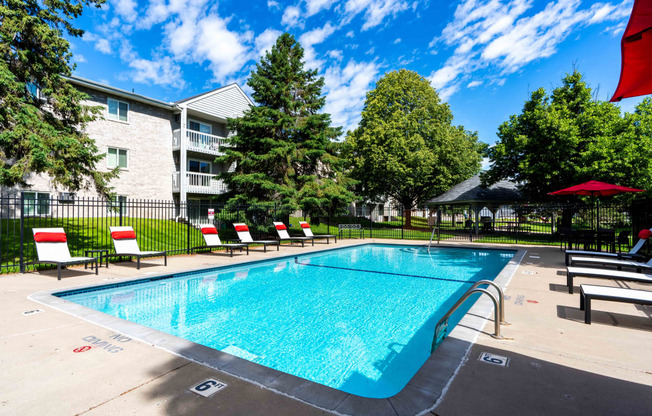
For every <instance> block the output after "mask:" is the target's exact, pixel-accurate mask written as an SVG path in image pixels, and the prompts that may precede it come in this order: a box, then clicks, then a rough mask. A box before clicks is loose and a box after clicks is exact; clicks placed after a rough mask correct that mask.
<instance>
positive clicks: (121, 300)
mask: <svg viewBox="0 0 652 416" xmlns="http://www.w3.org/2000/svg"><path fill="white" fill-rule="evenodd" d="M513 255H514V251H508V250H482V249H461V248H433V249H432V250H431V253H430V254H428V253H427V252H426V251H425V249H424V248H423V247H412V246H397V245H396V246H395V245H377V244H368V245H363V246H358V247H350V248H343V249H336V250H330V251H325V252H321V253H317V254H307V255H300V256H297V257H292V258H282V259H276V260H270V261H264V262H258V263H250V264H249V265H239V266H230V267H226V268H220V269H213V270H210V271H203V272H196V273H194V272H193V273H187V274H183V275H180V276H171V277H170V278H166V279H162V280H153V281H145V282H142V283H138V284H131V285H126V286H119V285H113V287H109V288H106V289H101V290H95V289H94V290H93V291H86V292H84V291H76V292H75V291H71V292H64V293H60V294H57V296H59V297H63V298H65V299H67V300H69V301H72V302H76V303H79V304H81V305H84V306H87V307H89V308H92V309H96V310H99V311H101V312H104V313H107V314H109V315H113V316H116V317H118V318H122V319H125V320H128V321H132V322H136V323H138V324H141V325H144V326H147V327H150V328H154V329H157V330H159V331H163V332H166V333H169V334H172V335H175V336H178V337H181V338H184V339H188V340H190V341H193V342H196V343H198V344H202V345H205V346H208V347H211V348H214V349H217V350H221V351H224V352H226V353H229V354H232V355H235V356H238V357H241V358H243V359H246V360H249V361H253V362H255V363H258V364H260V365H263V366H267V367H271V368H274V369H276V370H279V371H282V372H286V373H289V374H293V375H296V376H298V377H302V378H305V379H308V380H312V381H314V382H316V383H321V384H324V385H327V386H330V387H333V388H336V389H339V390H342V391H345V392H348V393H352V394H356V395H358V396H363V397H371V398H385V397H390V396H393V395H394V394H396V393H398V392H399V391H400V390H401V389H403V387H405V385H406V384H407V383H408V381H409V380H410V379H411V378H412V377H413V376H414V374H415V373H416V372H417V370H418V369H419V368H420V367H421V366H422V365H423V363H424V362H425V361H426V360H427V359H428V357H429V355H430V346H431V343H432V337H433V333H434V326H435V324H436V323H437V321H438V320H439V319H440V318H441V316H443V314H444V313H446V311H447V310H448V308H450V307H451V306H452V304H453V303H455V301H456V300H457V299H458V298H459V297H460V296H461V295H462V293H464V291H466V290H467V289H468V288H469V287H470V286H471V283H473V282H476V281H478V280H482V279H494V278H495V277H496V276H497V274H498V273H499V272H500V271H501V270H502V269H503V267H504V266H505V265H506V264H507V263H508V262H509V260H510V259H511V258H512V256H513ZM468 307H470V303H469V306H468ZM468 307H467V310H468ZM465 312H466V311H465V310H460V311H459V314H456V316H457V318H455V315H454V319H452V322H451V326H452V325H454V324H455V323H456V322H457V320H459V319H460V317H461V316H462V315H463V314H464V313H465Z"/></svg>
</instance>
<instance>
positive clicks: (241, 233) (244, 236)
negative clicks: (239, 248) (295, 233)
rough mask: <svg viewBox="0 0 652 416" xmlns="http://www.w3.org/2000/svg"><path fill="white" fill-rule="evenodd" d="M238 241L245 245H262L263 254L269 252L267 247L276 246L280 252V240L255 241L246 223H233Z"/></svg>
mask: <svg viewBox="0 0 652 416" xmlns="http://www.w3.org/2000/svg"><path fill="white" fill-rule="evenodd" d="M233 227H234V228H235V232H236V233H237V234H238V239H239V240H240V242H241V243H243V244H247V245H249V244H262V246H263V252H265V253H266V252H267V246H273V245H275V246H276V251H279V250H280V245H281V242H280V241H279V240H254V239H253V238H252V237H251V234H250V233H249V227H248V226H247V224H244V223H233Z"/></svg>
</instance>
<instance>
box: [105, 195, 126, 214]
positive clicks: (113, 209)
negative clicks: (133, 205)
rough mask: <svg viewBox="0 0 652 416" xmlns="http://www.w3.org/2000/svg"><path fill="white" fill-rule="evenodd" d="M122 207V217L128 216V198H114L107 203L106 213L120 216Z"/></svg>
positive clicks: (117, 196)
mask: <svg viewBox="0 0 652 416" xmlns="http://www.w3.org/2000/svg"><path fill="white" fill-rule="evenodd" d="M121 207H122V215H127V196H126V195H116V196H114V197H113V198H111V199H109V200H108V201H107V205H106V212H107V214H115V215H119V214H120V208H121Z"/></svg>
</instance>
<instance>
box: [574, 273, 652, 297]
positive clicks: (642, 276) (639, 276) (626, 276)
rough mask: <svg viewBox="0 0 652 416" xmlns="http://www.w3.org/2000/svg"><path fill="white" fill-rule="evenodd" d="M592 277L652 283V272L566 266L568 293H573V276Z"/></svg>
mask: <svg viewBox="0 0 652 416" xmlns="http://www.w3.org/2000/svg"><path fill="white" fill-rule="evenodd" d="M575 277H591V278H597V279H612V280H625V281H630V282H641V283H652V274H646V273H636V272H623V271H619V270H609V269H592V268H590V267H568V268H566V284H567V285H568V293H570V294H572V293H573V278H575Z"/></svg>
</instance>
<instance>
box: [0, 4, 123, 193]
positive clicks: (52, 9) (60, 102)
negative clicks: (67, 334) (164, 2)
mask: <svg viewBox="0 0 652 416" xmlns="http://www.w3.org/2000/svg"><path fill="white" fill-rule="evenodd" d="M102 3H104V0H82V1H79V2H75V3H73V2H71V1H70V0H48V1H45V2H42V1H37V0H0V56H1V57H2V59H0V185H4V186H14V185H21V186H27V183H26V181H25V178H26V176H27V175H28V174H33V173H45V174H47V175H49V176H50V178H51V180H52V182H53V184H55V186H62V187H64V188H67V189H69V190H71V191H77V190H79V189H84V188H88V187H90V186H91V185H94V186H95V189H96V190H97V191H98V192H99V193H100V194H102V195H107V194H108V193H109V191H110V188H109V187H108V181H109V180H110V179H111V178H113V177H115V176H116V175H117V170H116V171H112V172H97V171H96V170H95V165H96V163H97V162H98V161H100V160H101V159H102V158H103V157H104V155H100V154H98V149H97V147H96V146H95V142H94V141H93V140H92V139H91V138H89V137H88V136H87V135H86V134H85V133H84V132H83V128H84V126H85V124H86V123H88V122H89V121H91V120H93V119H94V118H95V117H96V114H97V110H96V109H93V108H90V107H88V106H85V105H82V104H81V102H82V100H84V99H85V98H86V95H85V94H82V93H81V92H79V91H77V90H76V89H75V88H74V87H73V86H72V85H71V84H70V83H69V82H67V81H66V79H65V78H64V76H67V75H70V74H71V71H72V69H73V68H74V67H71V65H70V59H71V57H72V54H71V53H70V51H69V49H70V44H69V43H68V41H67V40H65V39H64V38H63V37H62V32H63V30H64V29H65V30H66V32H67V33H68V34H69V35H70V36H73V37H79V36H81V35H82V34H83V31H81V30H79V29H76V28H74V27H73V26H72V24H71V23H70V21H69V20H71V19H74V18H76V17H79V16H80V15H81V13H82V10H83V8H84V7H85V6H96V7H100V5H101V4H102ZM36 91H38V93H35V92H36Z"/></svg>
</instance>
